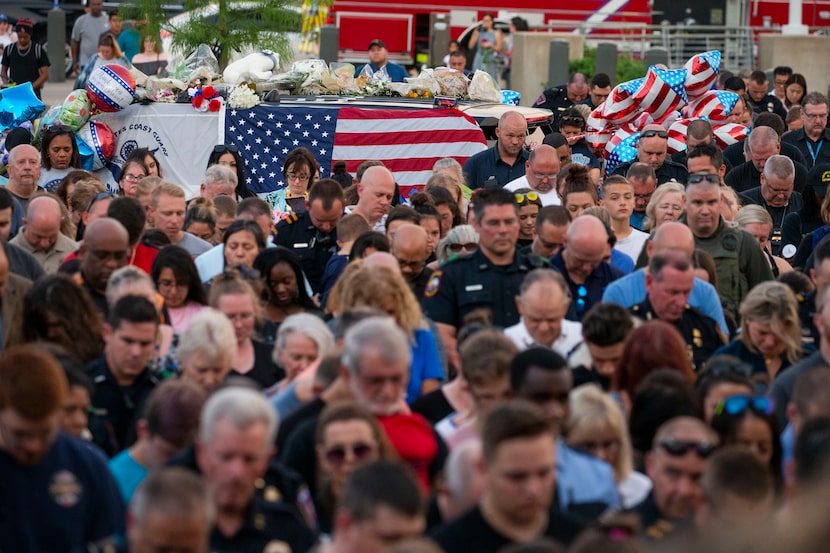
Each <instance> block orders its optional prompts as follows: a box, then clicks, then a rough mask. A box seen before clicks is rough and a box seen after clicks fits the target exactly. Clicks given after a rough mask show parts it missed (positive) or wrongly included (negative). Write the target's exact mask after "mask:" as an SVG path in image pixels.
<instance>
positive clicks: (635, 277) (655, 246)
mask: <svg viewBox="0 0 830 553" xmlns="http://www.w3.org/2000/svg"><path fill="white" fill-rule="evenodd" d="M672 250H674V251H680V252H683V253H684V254H686V255H688V256H689V257H691V256H692V255H693V254H694V252H695V237H694V235H693V234H692V231H691V230H689V227H687V226H686V225H684V224H682V223H675V222H668V223H663V224H662V225H660V226H659V227H658V228H657V230H656V231H654V235H653V237H652V239H651V240H649V241H648V242H646V255H647V256H648V259H649V261H650V260H651V258H652V257H654V256H655V255H657V254H661V253H663V252H666V251H672ZM647 275H648V267H647V266H646V267H643V268H642V269H637V270H636V271H634V272H633V273H630V274H628V275H625V276H624V277H622V278H620V279H618V280H615V281H614V282H612V283H611V284H609V285H608V287H607V288H606V289H605V292H603V294H602V301H603V302H614V303H616V304H619V305H621V306H623V307H625V308H629V307H633V306H635V305H637V304H639V303H642V302H643V301H645V299H646V295H647V292H646V277H647ZM689 305H690V306H692V307H694V308H697V309H699V310H700V311H701V312H702V313H704V314H706V315H708V316H709V317H711V318H712V319H714V320H715V321H716V322H717V323H718V326H719V327H720V329H721V331H722V332H723V333H724V334H725V335H728V334H729V328H728V327H727V326H726V320H725V319H724V316H723V308H722V307H721V304H720V298H718V292H717V290H715V287H714V286H712V285H711V284H709V283H708V282H706V281H705V280H702V279H700V278H697V277H695V278H694V284H693V286H692V291H691V294H690V296H689Z"/></svg>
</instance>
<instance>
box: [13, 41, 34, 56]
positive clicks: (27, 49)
mask: <svg viewBox="0 0 830 553" xmlns="http://www.w3.org/2000/svg"><path fill="white" fill-rule="evenodd" d="M14 47H15V49H16V50H17V53H18V54H20V57H21V58H23V57H26V55H27V54H28V53H29V50H31V49H32V43H31V42H30V43H29V47H28V48H26V51H25V52H24V51H23V50H21V49H20V44H18V43H17V42H15V43H14Z"/></svg>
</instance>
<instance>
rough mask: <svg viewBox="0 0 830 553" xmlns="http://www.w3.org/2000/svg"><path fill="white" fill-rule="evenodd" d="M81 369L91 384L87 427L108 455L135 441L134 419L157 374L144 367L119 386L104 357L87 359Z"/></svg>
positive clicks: (142, 407)
mask: <svg viewBox="0 0 830 553" xmlns="http://www.w3.org/2000/svg"><path fill="white" fill-rule="evenodd" d="M84 371H85V372H86V374H87V376H88V377H89V378H90V380H92V383H93V385H94V386H95V391H94V392H93V394H92V397H91V398H90V399H91V400H92V407H91V409H92V416H91V417H90V421H89V429H90V432H92V441H93V442H94V443H95V445H97V446H98V447H100V448H101V450H102V451H103V452H104V453H106V454H107V455H108V456H110V457H112V456H114V455H115V454H117V453H119V452H120V451H121V450H123V449H126V448H128V447H130V446H131V445H133V444H134V443H135V441H136V439H137V436H136V431H135V425H136V422H138V419H139V418H141V416H142V414H143V411H144V404H145V402H146V401H147V398H148V397H149V396H150V393H151V392H152V391H153V389H155V387H156V385H157V384H158V382H159V378H158V377H157V375H155V374H153V373H152V372H151V371H150V370H149V369H144V371H142V372H141V374H140V375H139V376H138V377H136V379H135V381H134V382H133V383H132V384H131V385H130V386H119V385H118V383H117V382H116V381H115V376H113V374H112V372H111V370H110V368H109V365H108V364H107V359H106V357H100V358H98V359H96V360H95V361H92V362H90V363H89V364H88V365H87V366H86V367H84Z"/></svg>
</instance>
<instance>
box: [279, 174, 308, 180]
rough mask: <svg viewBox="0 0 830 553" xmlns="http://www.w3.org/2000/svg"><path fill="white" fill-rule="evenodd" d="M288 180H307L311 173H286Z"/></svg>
mask: <svg viewBox="0 0 830 553" xmlns="http://www.w3.org/2000/svg"><path fill="white" fill-rule="evenodd" d="M285 176H286V178H287V179H288V180H308V179H310V178H311V175H298V174H297V173H288V174H286V175H285Z"/></svg>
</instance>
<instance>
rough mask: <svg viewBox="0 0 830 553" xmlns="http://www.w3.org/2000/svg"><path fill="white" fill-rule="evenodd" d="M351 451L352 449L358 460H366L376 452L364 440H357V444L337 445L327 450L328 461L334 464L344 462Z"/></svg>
mask: <svg viewBox="0 0 830 553" xmlns="http://www.w3.org/2000/svg"><path fill="white" fill-rule="evenodd" d="M349 451H351V453H352V455H353V456H354V458H355V459H357V460H358V461H365V460H366V459H368V458H369V456H370V455H372V454H373V453H374V452H375V448H374V446H372V445H370V444H366V443H363V442H357V443H356V444H351V445H348V446H345V445H336V446H334V447H332V448H329V449H327V450H326V461H328V462H329V463H331V464H332V465H339V464H342V463H344V462H345V461H346V455H347V453H348V452H349Z"/></svg>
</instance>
